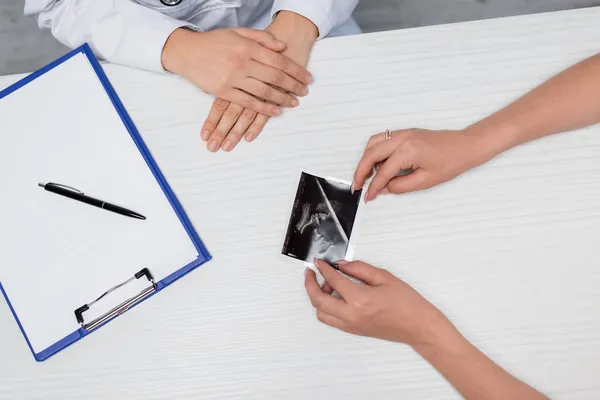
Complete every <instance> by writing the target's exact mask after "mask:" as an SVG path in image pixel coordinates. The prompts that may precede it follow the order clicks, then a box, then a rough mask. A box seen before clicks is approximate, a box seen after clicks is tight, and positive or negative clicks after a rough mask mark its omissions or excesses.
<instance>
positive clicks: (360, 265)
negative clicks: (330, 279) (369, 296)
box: [336, 261, 389, 286]
mask: <svg viewBox="0 0 600 400" xmlns="http://www.w3.org/2000/svg"><path fill="white" fill-rule="evenodd" d="M336 264H337V265H338V267H339V269H340V271H342V272H343V273H345V274H347V275H350V276H352V277H354V278H358V279H360V280H361V281H363V282H365V283H366V284H368V285H371V286H376V285H382V284H383V283H385V281H386V278H387V277H388V276H389V273H388V272H387V271H385V270H383V269H380V268H376V267H374V266H372V265H369V264H367V263H364V262H362V261H351V262H348V261H338V262H337V263H336Z"/></svg>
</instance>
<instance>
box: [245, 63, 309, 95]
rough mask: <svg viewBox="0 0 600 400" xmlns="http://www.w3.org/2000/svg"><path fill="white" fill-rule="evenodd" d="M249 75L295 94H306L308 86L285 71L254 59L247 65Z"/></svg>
mask: <svg viewBox="0 0 600 400" xmlns="http://www.w3.org/2000/svg"><path fill="white" fill-rule="evenodd" d="M249 76H251V77H253V78H255V79H258V80H259V81H261V82H265V83H268V84H270V85H273V86H275V87H279V88H282V89H284V90H286V91H288V92H290V93H293V94H295V95H296V96H306V95H307V94H308V88H307V87H306V85H304V84H303V83H300V82H298V81H297V80H295V79H293V78H292V77H290V76H289V75H287V74H286V73H285V72H282V71H280V70H278V69H276V68H273V67H269V66H267V65H264V64H261V63H259V62H256V61H254V62H253V63H252V64H250V66H249Z"/></svg>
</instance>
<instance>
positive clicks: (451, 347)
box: [411, 320, 470, 364]
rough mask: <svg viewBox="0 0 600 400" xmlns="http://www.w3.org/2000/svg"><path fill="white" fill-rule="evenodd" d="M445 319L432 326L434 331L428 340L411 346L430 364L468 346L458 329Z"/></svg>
mask: <svg viewBox="0 0 600 400" xmlns="http://www.w3.org/2000/svg"><path fill="white" fill-rule="evenodd" d="M446 321H447V322H446V323H440V324H438V325H437V326H432V327H433V328H434V329H435V331H434V332H433V333H432V335H430V337H429V338H428V340H426V341H423V342H420V343H418V344H415V345H412V346H411V347H412V348H413V350H415V351H416V352H417V353H418V354H419V355H420V356H421V357H423V358H424V359H425V360H427V361H429V362H431V363H432V364H433V362H434V361H435V360H436V359H439V358H441V357H455V356H457V355H458V354H461V353H463V352H464V351H465V349H467V348H468V346H470V344H469V342H468V341H467V340H466V339H465V338H464V337H463V336H462V335H461V333H460V332H459V331H458V329H456V328H455V327H454V325H452V323H451V322H450V321H448V320H446Z"/></svg>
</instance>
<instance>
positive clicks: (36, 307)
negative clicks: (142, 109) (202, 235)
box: [0, 54, 198, 353]
mask: <svg viewBox="0 0 600 400" xmlns="http://www.w3.org/2000/svg"><path fill="white" fill-rule="evenodd" d="M0 181H1V184H2V187H3V190H2V200H1V204H0V221H2V222H1V225H0V243H2V245H1V247H2V251H0V257H1V259H0V282H1V283H2V285H3V286H4V289H5V291H6V293H7V295H8V297H9V299H10V301H11V303H12V306H13V307H14V310H15V312H16V314H17V315H18V317H19V319H20V321H21V323H22V325H23V328H24V330H25V332H26V333H27V336H28V338H29V340H30V342H31V345H32V347H33V349H34V351H35V352H36V353H38V352H40V351H42V350H44V349H46V348H48V347H49V346H51V345H52V344H54V343H56V342H58V341H59V340H60V339H62V338H64V337H65V336H67V335H69V334H70V333H72V332H74V331H76V330H77V329H78V328H79V325H78V324H77V321H76V320H75V316H74V310H75V309H77V308H79V307H80V306H82V305H84V304H87V303H89V302H90V301H92V300H94V299H95V298H96V297H98V296H100V295H101V294H102V293H104V292H105V291H106V290H107V289H109V288H111V287H113V286H115V285H116V284H118V283H121V282H122V281H124V280H126V279H128V278H129V277H131V276H133V274H134V273H136V272H138V271H140V270H141V269H142V268H145V267H147V268H149V269H150V271H151V272H152V273H153V274H154V277H155V278H156V280H157V281H158V280H160V279H162V278H164V277H166V276H168V275H170V274H171V273H173V272H175V271H176V270H178V269H180V268H181V267H183V266H185V265H186V264H188V263H190V262H192V261H193V260H194V259H196V257H197V254H198V253H197V250H196V249H195V247H194V245H193V243H192V242H191V240H190V238H189V237H188V235H187V233H186V231H185V229H184V227H183V226H182V224H181V222H180V221H179V219H178V217H177V215H176V214H175V212H174V211H173V209H172V207H171V205H170V203H169V201H168V199H167V198H166V196H165V195H164V194H163V192H162V189H161V188H160V186H159V184H158V182H157V181H156V179H155V178H154V176H153V174H152V172H151V170H150V169H149V167H148V166H147V164H146V162H145V160H144V159H143V156H142V155H141V153H140V152H139V151H138V149H137V147H136V145H135V143H134V142H133V140H132V139H131V137H130V135H129V133H128V131H127V129H126V128H125V125H124V124H123V122H122V121H121V119H120V117H119V115H118V114H117V111H116V110H115V108H114V106H113V104H112V102H111V100H110V98H109V97H108V95H107V94H106V92H105V91H104V88H103V86H102V84H101V82H100V80H99V79H98V77H97V76H96V74H95V72H94V70H93V68H92V66H91V64H90V62H89V61H88V59H87V58H86V56H85V55H84V54H79V55H76V56H74V57H73V58H71V59H70V60H68V61H67V62H65V63H63V64H62V65H60V66H58V67H56V68H54V69H53V70H51V71H49V72H47V73H46V74H44V75H42V76H41V77H39V78H37V79H36V80H34V81H32V82H31V83H29V84H27V85H26V86H24V87H22V88H21V89H19V90H17V91H16V92H14V93H12V94H10V95H8V96H7V97H5V98H4V99H2V100H0ZM38 182H44V183H45V182H56V183H61V184H65V185H69V186H73V187H75V188H77V189H79V190H81V191H83V192H85V193H86V194H87V195H89V196H92V197H95V198H98V199H101V200H104V201H107V202H110V203H114V204H117V205H120V206H123V207H126V208H129V209H131V210H134V211H136V212H139V213H141V214H143V215H145V216H146V217H147V219H146V220H145V221H142V220H135V219H132V218H128V217H124V216H121V215H117V214H114V213H111V212H109V211H106V210H102V209H99V208H96V207H93V206H90V205H87V204H84V203H80V202H77V201H75V200H71V199H68V198H66V197H63V196H59V195H56V194H54V193H50V192H47V191H45V190H44V189H43V188H40V187H38ZM140 284H141V283H137V285H138V286H139V285H140ZM143 285H147V282H144V283H143ZM131 290H132V289H125V292H123V293H126V292H130V291H131ZM115 294H116V292H115ZM128 294H129V293H128ZM122 297H123V295H122V294H121V296H120V297H119V296H118V295H117V296H116V298H115V302H114V305H117V304H118V303H119V302H120V301H122ZM90 314H91V313H90ZM84 316H86V314H84ZM87 320H88V319H87V318H86V321H87Z"/></svg>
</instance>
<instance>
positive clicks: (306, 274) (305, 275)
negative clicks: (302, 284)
mask: <svg viewBox="0 0 600 400" xmlns="http://www.w3.org/2000/svg"><path fill="white" fill-rule="evenodd" d="M308 271H310V268H308V267H306V269H305V270H304V277H305V278H306V277H307V276H308Z"/></svg>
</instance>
